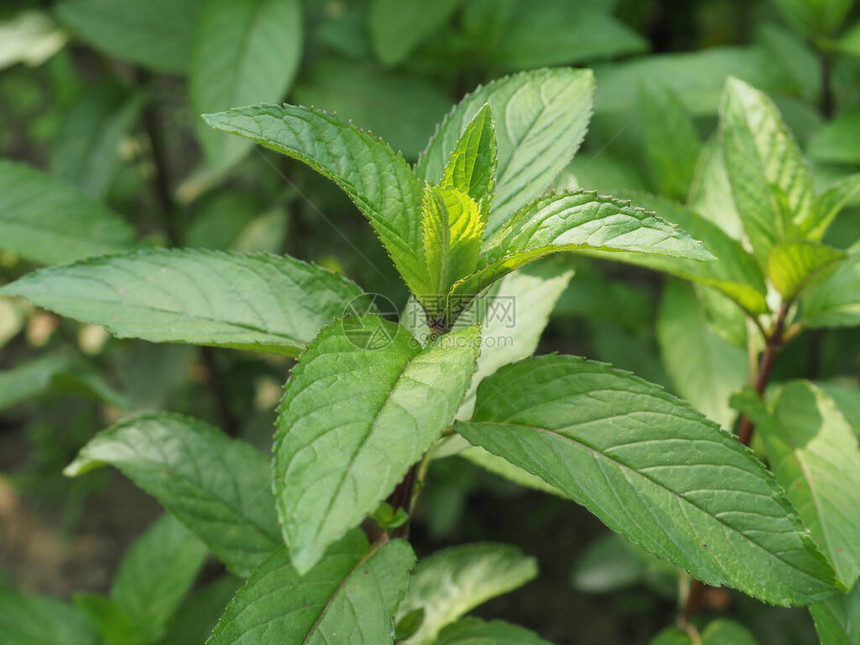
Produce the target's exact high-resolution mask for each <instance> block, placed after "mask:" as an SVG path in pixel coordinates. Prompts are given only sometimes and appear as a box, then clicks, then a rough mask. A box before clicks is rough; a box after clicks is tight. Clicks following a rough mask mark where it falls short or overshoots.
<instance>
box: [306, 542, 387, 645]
mask: <svg viewBox="0 0 860 645" xmlns="http://www.w3.org/2000/svg"><path fill="white" fill-rule="evenodd" d="M388 542H389V539H388V536H386V535H383V537H382V539H381V540H380V541H379V542H376V543H375V544H373V545H371V547H370V549H368V551H367V553H365V554H364V555H363V556H362V557H361V559H360V560H359V561H358V562H357V563H356V564H355V566H354V567H353V568H352V569H350V570H349V573H347V574H346V575H345V576H344V577H343V580H341V581H340V584H339V585H338V586H337V589H335V590H334V593H332V594H331V596H329V598H328V600H326V601H325V604H324V605H323V607H322V609H321V610H320V613H319V616H317V618H316V620H315V621H314V624H313V625H311V627H310V629H309V630H308V633H307V634H306V635H305V637H304V639H303V640H302V645H308V643H309V642H310V639H311V637H312V636H313V634H314V632H316V630H317V629H318V628H319V626H320V624H322V621H323V619H324V618H325V617H326V614H327V613H328V611H329V609H331V605H332V603H334V601H335V599H336V598H337V597H338V596H339V595H340V593H341V592H342V591H343V589H344V587H346V584H347V583H348V582H349V580H350V579H351V578H352V576H353V575H354V574H355V572H356V571H358V569H360V568H361V567H362V566H363V565H364V564H365V563H366V562H368V561H369V560H370V559H371V558H372V557H373V556H374V555H376V554H377V553H378V552H379V550H380V549H381V548H382V547H383V546H385V545H386V544H388Z"/></svg>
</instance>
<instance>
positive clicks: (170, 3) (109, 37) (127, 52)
mask: <svg viewBox="0 0 860 645" xmlns="http://www.w3.org/2000/svg"><path fill="white" fill-rule="evenodd" d="M204 4H205V0H182V1H181V2H177V1H176V0H124V1H123V2H122V3H119V2H116V1H115V0H63V1H62V2H60V3H58V4H57V6H56V9H55V11H56V13H57V17H58V18H59V19H60V22H62V23H63V24H64V25H65V26H66V27H68V28H69V29H70V30H72V31H73V32H75V33H76V34H77V35H79V36H80V37H81V38H83V39H84V40H85V41H86V42H87V43H89V44H90V45H92V46H93V47H95V48H96V49H98V50H99V51H101V52H103V53H105V54H107V55H109V56H113V57H116V58H119V59H121V60H125V61H128V62H130V63H136V64H138V65H142V66H143V67H147V68H149V69H153V70H155V71H160V72H176V73H181V72H184V71H185V70H186V68H187V67H188V60H189V58H190V56H191V41H192V38H193V36H194V29H195V26H196V25H197V21H198V20H199V16H200V11H201V9H202V8H203V5H204Z"/></svg>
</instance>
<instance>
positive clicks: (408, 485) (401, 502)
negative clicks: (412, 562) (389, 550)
mask: <svg viewBox="0 0 860 645" xmlns="http://www.w3.org/2000/svg"><path fill="white" fill-rule="evenodd" d="M419 465H420V462H419V463H417V464H413V465H412V467H411V468H410V469H409V471H408V472H407V473H406V476H405V477H404V478H403V481H401V482H400V483H399V484H397V488H395V489H394V492H393V493H392V494H391V497H390V500H389V504H391V508H392V509H394V512H395V513H396V512H397V510H398V509H400V508H402V509H405V510H406V511H407V512H410V511H411V510H412V496H413V494H414V493H415V480H416V478H417V474H418V468H419ZM411 519H412V518H411V517H410V518H409V519H407V520H406V522H404V523H403V524H402V525H401V526H399V527H397V528H396V529H395V530H394V533H393V536H394V537H402V538H408V537H409V525H410V524H411V522H410V520H411Z"/></svg>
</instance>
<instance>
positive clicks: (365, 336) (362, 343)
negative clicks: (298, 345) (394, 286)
mask: <svg viewBox="0 0 860 645" xmlns="http://www.w3.org/2000/svg"><path fill="white" fill-rule="evenodd" d="M399 320H400V312H399V311H398V310H397V307H396V306H395V305H394V303H393V302H391V300H389V299H388V298H386V297H385V296H383V295H382V294H379V293H365V294H363V295H361V296H356V297H355V298H353V299H352V300H350V301H349V302H348V303H347V305H346V307H344V310H343V318H342V319H341V326H342V327H343V333H344V336H346V338H347V340H349V342H351V343H352V344H353V345H355V346H356V347H358V348H359V349H370V350H373V349H382V348H383V347H385V346H387V345H388V344H389V343H390V342H391V341H392V340H394V334H395V333H397V327H395V326H392V325H390V324H389V323H392V322H393V323H397V322H399Z"/></svg>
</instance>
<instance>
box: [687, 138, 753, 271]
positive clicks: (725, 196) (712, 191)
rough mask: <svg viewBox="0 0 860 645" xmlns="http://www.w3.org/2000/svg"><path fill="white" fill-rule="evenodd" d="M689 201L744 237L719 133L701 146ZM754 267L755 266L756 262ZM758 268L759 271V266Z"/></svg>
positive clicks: (707, 216) (730, 233)
mask: <svg viewBox="0 0 860 645" xmlns="http://www.w3.org/2000/svg"><path fill="white" fill-rule="evenodd" d="M688 204H689V207H690V208H691V209H692V210H693V211H695V212H697V213H699V214H700V215H701V216H702V217H704V218H705V219H707V220H708V221H710V222H713V223H714V224H716V225H717V226H718V227H719V228H720V229H721V230H722V231H724V232H725V233H726V234H727V235H728V236H729V237H730V238H732V239H734V240H738V241H740V240H741V238H743V234H744V229H743V224H741V218H740V215H738V210H737V208H736V207H735V200H734V198H733V197H732V186H731V184H730V183H729V175H728V172H726V164H725V160H724V159H723V148H722V145H720V140H719V137H718V136H714V137H711V139H709V140H708V142H707V143H706V144H705V146H704V148H702V155H701V157H700V158H699V165H698V166H697V168H696V176H695V177H694V178H693V185H692V186H691V187H690V198H689V200H688ZM741 248H743V247H741ZM753 264H755V263H753ZM756 268H757V269H758V265H756ZM758 271H759V273H761V269H758ZM762 284H764V280H762Z"/></svg>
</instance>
